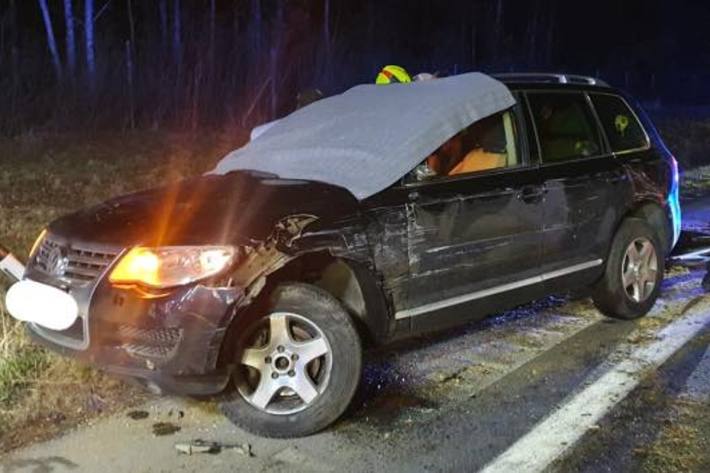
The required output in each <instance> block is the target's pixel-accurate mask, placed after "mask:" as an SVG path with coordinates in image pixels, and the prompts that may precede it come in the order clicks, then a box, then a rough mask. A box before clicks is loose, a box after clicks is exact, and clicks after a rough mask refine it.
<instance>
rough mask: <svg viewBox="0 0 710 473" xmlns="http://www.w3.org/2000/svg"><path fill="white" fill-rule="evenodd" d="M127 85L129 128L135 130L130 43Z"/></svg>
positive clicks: (127, 55) (127, 60)
mask: <svg viewBox="0 0 710 473" xmlns="http://www.w3.org/2000/svg"><path fill="white" fill-rule="evenodd" d="M129 1H130V0H129ZM126 83H127V85H128V126H129V127H130V129H131V130H133V129H135V127H136V116H135V110H136V107H135V92H134V90H133V46H132V43H131V42H130V41H126Z"/></svg>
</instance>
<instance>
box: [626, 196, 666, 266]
mask: <svg viewBox="0 0 710 473" xmlns="http://www.w3.org/2000/svg"><path fill="white" fill-rule="evenodd" d="M629 217H632V218H641V219H643V220H644V221H646V222H648V224H649V225H650V226H651V227H653V228H654V229H657V230H658V238H659V239H660V240H661V244H662V245H663V250H664V256H668V255H669V254H670V250H671V249H672V246H673V224H672V221H671V219H670V217H669V216H668V211H667V209H666V208H664V207H663V206H662V205H661V204H659V203H658V202H656V201H653V200H643V201H640V202H638V203H637V204H636V205H635V206H634V207H633V208H632V209H630V210H629V211H628V212H627V213H626V214H625V215H624V217H623V218H622V219H621V221H620V222H619V224H618V225H617V231H618V228H619V227H620V226H621V224H622V222H623V221H624V220H625V219H627V218H629Z"/></svg>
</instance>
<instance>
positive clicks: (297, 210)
mask: <svg viewBox="0 0 710 473" xmlns="http://www.w3.org/2000/svg"><path fill="white" fill-rule="evenodd" d="M357 209H358V202H357V200H356V199H355V197H354V196H353V195H352V194H351V193H350V192H348V191H347V190H345V189H342V188H339V187H336V186H333V185H329V184H323V183H319V182H313V181H301V180H288V179H278V178H276V177H275V176H273V175H268V174H263V173H254V172H232V173H229V174H226V175H223V176H202V177H199V178H194V179H188V180H185V181H181V182H179V183H177V184H174V185H171V186H167V187H162V188H156V189H151V190H147V191H143V192H138V193H135V194H130V195H126V196H122V197H118V198H115V199H112V200H109V201H107V202H104V203H102V204H99V205H97V206H94V207H91V208H87V209H84V210H80V211H78V212H76V213H73V214H70V215H67V216H65V217H62V218H60V219H58V220H56V221H54V222H53V223H52V224H51V225H50V226H49V231H50V233H52V234H56V235H60V236H62V237H63V238H65V239H67V240H69V241H81V242H87V243H95V244H103V245H116V246H132V245H146V246H161V245H163V246H168V245H203V244H243V243H248V242H254V241H262V240H264V239H266V238H267V237H268V236H269V235H270V234H271V233H272V231H273V229H274V226H275V225H276V223H278V222H279V221H280V220H282V219H284V218H286V217H289V216H292V215H313V216H315V217H317V218H318V220H320V221H321V222H327V221H330V222H332V221H335V220H338V219H339V218H343V217H347V216H352V215H353V214H354V213H356V212H357Z"/></svg>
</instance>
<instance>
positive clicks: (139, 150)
mask: <svg viewBox="0 0 710 473" xmlns="http://www.w3.org/2000/svg"><path fill="white" fill-rule="evenodd" d="M243 140H244V134H243V133H241V132H240V131H238V130H235V131H233V132H231V133H225V134H221V135H219V134H212V135H209V136H207V135H180V134H170V133H133V134H129V135H125V134H115V135H112V134H104V135H93V136H90V137H89V136H84V135H69V134H62V135H42V134H27V135H23V136H21V137H19V138H14V139H5V140H3V139H0V244H1V245H3V246H6V247H7V248H9V249H10V250H11V251H12V252H13V253H15V254H16V255H17V256H18V257H19V258H20V259H23V260H24V259H26V257H27V252H28V250H29V248H30V247H31V245H32V242H33V241H34V239H35V238H36V236H37V235H38V234H39V232H40V231H41V230H42V228H44V226H45V225H46V224H47V223H49V222H50V221H52V220H53V219H55V218H57V217H59V216H60V215H62V214H65V213H67V212H70V211H72V210H76V209H79V208H81V207H85V206H87V205H91V204H95V203H98V202H101V201H103V200H105V199H107V198H109V197H112V196H116V195H120V194H125V193H128V192H132V191H136V190H140V189H145V188H150V187H154V186H158V185H163V184H166V183H168V182H171V181H175V180H177V179H180V178H182V177H186V176H191V175H196V174H199V173H202V172H205V171H207V170H209V169H211V167H212V166H214V164H215V163H216V161H217V160H218V159H219V158H220V157H221V156H222V155H224V154H225V153H226V152H228V151H229V150H231V149H233V148H235V147H237V146H238V145H239V143H240V142H242V141H243ZM8 285H9V281H8V280H7V279H5V278H4V276H0V452H2V451H4V450H7V449H9V448H13V447H14V446H16V445H19V444H21V443H23V442H25V441H27V440H30V439H32V438H34V437H42V436H45V435H48V434H51V433H52V432H54V431H56V430H58V429H61V428H65V427H66V426H68V425H73V424H75V423H76V422H78V421H80V420H82V419H84V418H86V417H88V416H92V415H96V414H97V413H100V412H106V411H110V410H111V409H112V407H113V406H116V405H123V404H125V402H126V401H129V402H130V400H131V399H133V398H136V397H137V396H138V398H139V396H140V394H139V393H140V392H141V391H140V390H135V389H133V388H129V387H128V386H126V385H124V384H123V383H120V382H118V381H115V380H113V379H111V378H109V377H107V376H104V375H102V374H100V373H98V372H96V371H95V370H93V369H90V368H87V367H85V366H81V365H79V364H77V363H74V362H72V361H70V360H64V359H61V358H60V357H58V356H55V355H53V354H51V353H49V352H47V351H46V350H44V349H42V348H40V347H38V346H36V345H34V344H31V343H30V342H29V340H28V338H27V337H26V335H25V333H24V329H23V327H22V325H21V324H18V323H15V322H14V320H13V319H11V318H10V316H9V315H8V314H7V313H6V312H5V308H4V306H3V301H4V294H5V291H6V289H7V286H8Z"/></svg>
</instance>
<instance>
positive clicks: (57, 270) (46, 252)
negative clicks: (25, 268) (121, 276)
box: [34, 236, 118, 287]
mask: <svg viewBox="0 0 710 473" xmlns="http://www.w3.org/2000/svg"><path fill="white" fill-rule="evenodd" d="M117 255H118V252H109V251H106V250H101V251H99V250H97V249H96V248H89V247H87V246H82V245H76V244H72V245H66V244H63V243H61V242H59V241H58V240H56V239H54V238H52V237H50V236H48V237H46V238H45V239H44V241H43V242H42V243H41V244H40V246H39V249H38V250H37V255H36V256H35V261H34V264H35V267H36V268H37V269H39V270H40V271H42V272H43V273H45V274H47V275H48V276H51V277H52V278H56V279H58V280H60V281H63V282H66V283H68V284H69V285H71V286H73V287H76V286H84V285H88V284H90V283H92V282H94V281H96V279H97V278H98V277H99V276H100V275H101V274H103V272H104V271H105V270H106V268H107V267H108V266H109V265H110V264H111V263H112V262H113V261H114V260H115V259H116V256H117ZM58 258H60V259H62V261H61V262H60V263H58V262H57V259H58Z"/></svg>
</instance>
